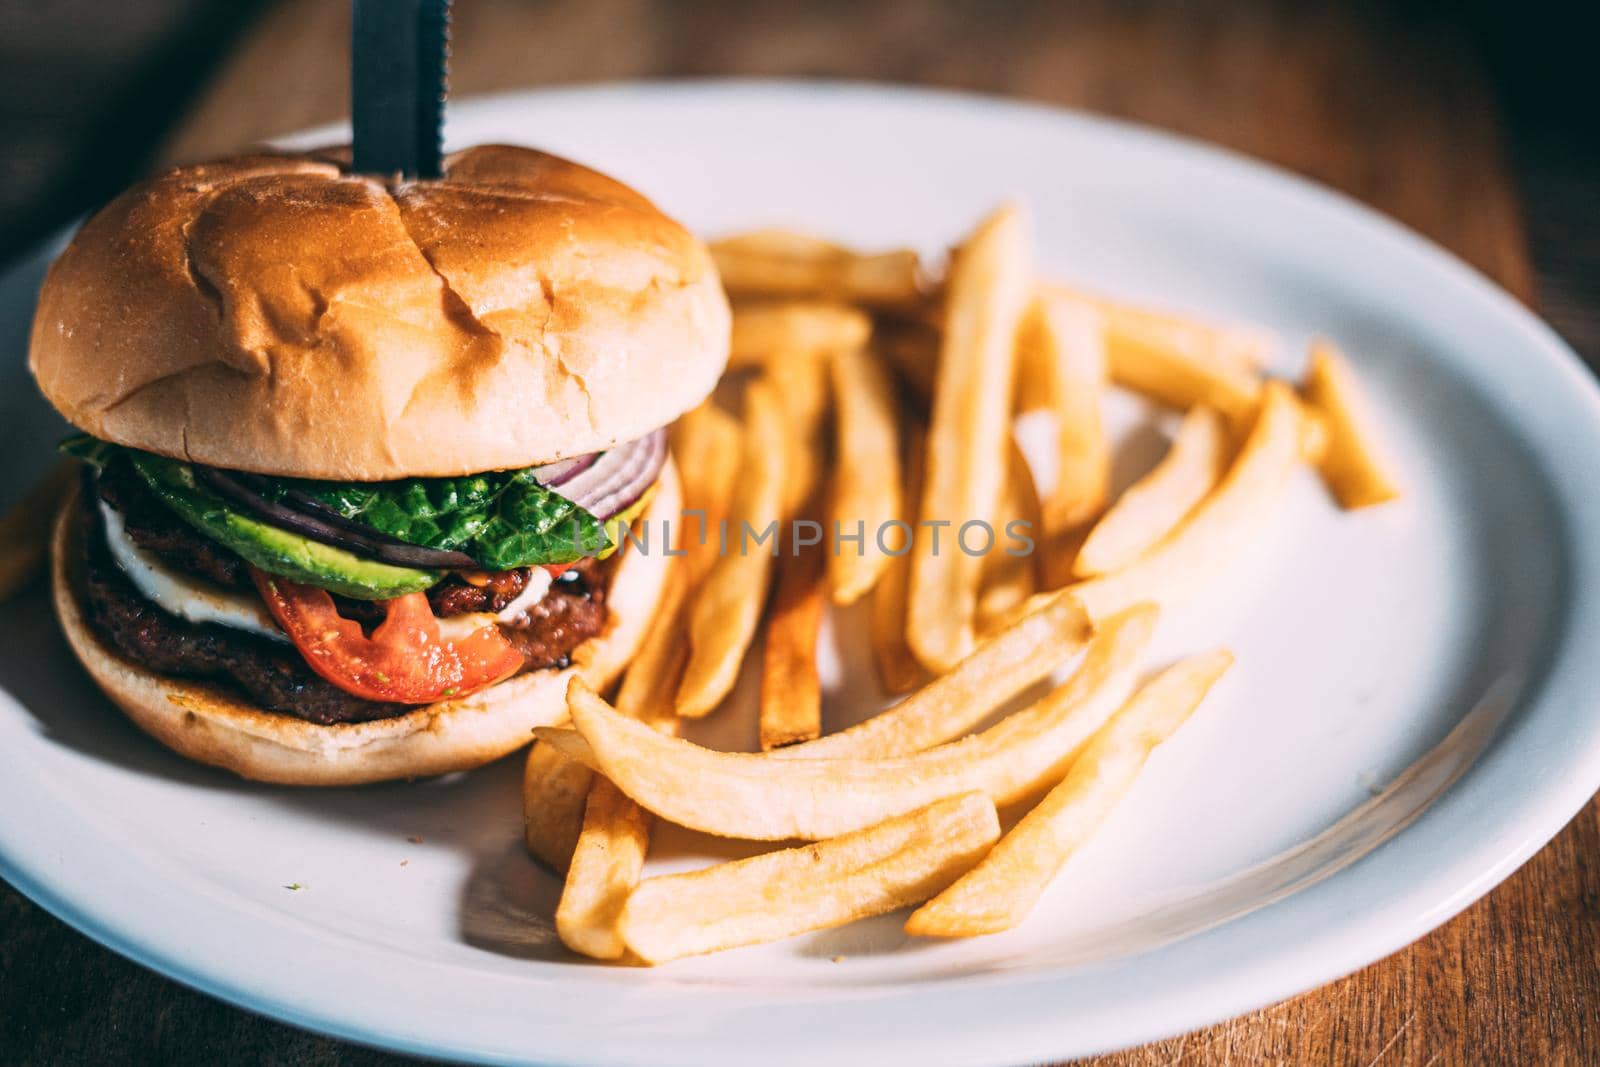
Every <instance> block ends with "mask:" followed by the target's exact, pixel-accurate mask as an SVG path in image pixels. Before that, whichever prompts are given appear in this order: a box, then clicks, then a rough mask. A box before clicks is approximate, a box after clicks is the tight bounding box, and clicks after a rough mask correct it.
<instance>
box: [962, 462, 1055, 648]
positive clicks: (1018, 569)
mask: <svg viewBox="0 0 1600 1067" xmlns="http://www.w3.org/2000/svg"><path fill="white" fill-rule="evenodd" d="M994 530H995V543H994V545H993V546H992V547H991V548H990V550H989V553H988V554H987V555H986V556H985V557H984V560H983V580H982V584H981V585H979V587H978V612H977V624H978V633H979V634H980V635H984V636H986V635H988V634H990V633H993V632H994V631H995V630H996V629H998V628H999V627H1001V626H1004V625H1005V622H1006V620H1007V619H1009V618H1010V617H1011V615H1012V613H1013V612H1015V611H1016V609H1017V607H1018V606H1019V605H1021V604H1022V603H1023V602H1024V601H1026V600H1027V599H1028V598H1029V597H1031V596H1033V594H1034V593H1035V592H1037V591H1038V588H1039V567H1038V554H1039V553H1038V541H1039V538H1040V537H1041V536H1042V534H1041V522H1040V518H1039V493H1038V491H1037V490H1036V489H1035V488H1034V484H1033V470H1032V468H1030V467H1029V466H1028V457H1026V456H1024V455H1023V454H1022V449H1021V448H1019V447H1017V443H1016V441H1015V440H1014V439H1013V440H1012V442H1011V450H1010V452H1009V453H1008V454H1007V456H1006V476H1005V484H1004V485H1003V486H1002V488H1001V491H1000V505H999V507H997V508H996V509H995V520H994ZM1013 535H1017V536H1013ZM1018 537H1025V538H1026V539H1027V540H1026V541H1022V540H1019V539H1017V538H1018Z"/></svg>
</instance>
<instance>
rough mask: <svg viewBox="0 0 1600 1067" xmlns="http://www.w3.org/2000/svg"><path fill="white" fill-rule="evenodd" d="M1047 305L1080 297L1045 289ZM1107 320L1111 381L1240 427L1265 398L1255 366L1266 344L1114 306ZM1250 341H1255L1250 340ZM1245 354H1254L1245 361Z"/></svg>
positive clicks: (1106, 307) (1107, 306) (1106, 309)
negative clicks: (1202, 408)
mask: <svg viewBox="0 0 1600 1067" xmlns="http://www.w3.org/2000/svg"><path fill="white" fill-rule="evenodd" d="M1043 298H1044V299H1045V300H1046V301H1047V302H1055V301H1062V300H1065V301H1074V300H1077V299H1080V297H1079V296H1078V295H1077V294H1075V293H1073V292H1072V291H1071V290H1068V289H1065V288H1063V287H1061V286H1056V285H1047V286H1045V287H1043ZM1099 307H1100V310H1101V313H1102V314H1103V315H1104V316H1105V329H1106V359H1107V364H1108V369H1109V371H1110V375H1111V380H1112V381H1114V382H1116V383H1117V384H1118V385H1120V386H1123V387H1124V388H1127V389H1132V390H1133V391H1134V392H1136V393H1143V394H1144V395H1146V396H1148V397H1150V398H1151V399H1152V400H1155V401H1157V402H1158V403H1162V404H1166V405H1168V406H1169V407H1175V408H1179V409H1183V410H1187V409H1188V408H1191V407H1194V406H1195V405H1196V404H1206V405H1208V406H1210V407H1212V408H1215V409H1216V410H1217V411H1219V412H1221V413H1222V414H1223V415H1225V416H1227V418H1228V419H1229V420H1232V421H1235V422H1243V421H1247V420H1248V419H1249V418H1250V417H1251V416H1252V414H1253V413H1254V412H1255V408H1256V404H1257V402H1258V401H1259V399H1260V395H1261V378H1260V375H1259V374H1258V373H1257V372H1256V370H1255V368H1254V364H1255V363H1256V362H1257V360H1258V359H1259V352H1260V349H1261V347H1264V342H1262V341H1259V340H1255V339H1254V338H1256V337H1259V335H1255V334H1249V333H1245V334H1241V333H1237V332H1229V331H1225V330H1220V329H1218V328H1215V327H1207V326H1203V325H1201V324H1199V323H1195V322H1193V321H1191V320H1187V319H1179V318H1175V317H1173V316H1169V315H1161V314H1157V313H1155V312H1149V311H1143V310H1140V309H1136V308H1131V307H1128V306H1126V305H1117V304H1112V303H1110V302H1101V303H1100V304H1099ZM1245 338H1251V339H1248V340H1246V339H1245ZM1240 353H1249V355H1247V356H1242V355H1241V354H1240Z"/></svg>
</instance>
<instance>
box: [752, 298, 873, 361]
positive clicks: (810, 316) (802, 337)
mask: <svg viewBox="0 0 1600 1067" xmlns="http://www.w3.org/2000/svg"><path fill="white" fill-rule="evenodd" d="M871 336H872V319H871V318H869V317H868V315H867V313H866V312H864V311H862V310H861V309H859V308H853V307H850V306H849V305H847V304H835V303H830V302H827V301H822V300H785V301H774V302H761V303H754V304H736V305H735V306H734V309H733V335H732V341H731V346H730V349H729V353H728V366H730V367H758V366H762V365H764V364H766V363H767V362H768V361H769V360H774V359H779V358H787V357H792V356H793V355H795V354H796V353H826V352H840V351H848V350H852V349H858V348H861V347H863V346H864V345H866V343H867V340H868V338H870V337H871Z"/></svg>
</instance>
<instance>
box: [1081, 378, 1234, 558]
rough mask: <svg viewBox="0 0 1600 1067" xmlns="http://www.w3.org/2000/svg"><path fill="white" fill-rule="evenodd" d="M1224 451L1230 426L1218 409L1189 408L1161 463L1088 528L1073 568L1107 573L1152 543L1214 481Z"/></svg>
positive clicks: (1146, 550) (1176, 522) (1206, 490)
mask: <svg viewBox="0 0 1600 1067" xmlns="http://www.w3.org/2000/svg"><path fill="white" fill-rule="evenodd" d="M1227 452H1228V430H1227V427H1226V426H1224V425H1223V423H1222V420H1221V419H1220V418H1219V417H1218V416H1217V413H1216V412H1214V411H1212V410H1211V409H1210V408H1208V407H1205V406H1203V405H1202V406H1198V407H1192V408H1190V409H1189V411H1188V412H1187V413H1186V414H1185V415H1184V417H1183V422H1182V423H1181V424H1180V425H1179V426H1178V432H1177V435H1176V436H1174V437H1173V439H1172V447H1171V448H1170V449H1168V450H1167V454H1166V455H1165V456H1164V457H1162V460H1161V462H1160V463H1158V464H1157V465H1156V466H1155V467H1154V468H1153V469H1152V470H1151V471H1150V472H1149V473H1148V474H1146V475H1145V476H1144V477H1143V478H1140V479H1139V480H1138V481H1137V482H1135V483H1134V484H1133V485H1131V486H1129V487H1128V489H1127V491H1126V492H1124V493H1123V494H1122V495H1121V496H1119V497H1118V498H1117V499H1116V501H1115V502H1114V503H1113V504H1112V505H1111V508H1110V509H1109V510H1108V511H1107V512H1106V513H1105V514H1104V515H1103V516H1101V518H1100V521H1099V522H1097V523H1095V525H1094V528H1093V529H1092V530H1090V531H1089V536H1088V538H1087V539H1086V540H1085V541H1084V543H1083V547H1082V548H1081V549H1079V550H1078V558H1077V560H1076V562H1075V563H1074V564H1073V572H1074V573H1075V574H1076V575H1077V576H1078V577H1080V578H1092V577H1094V576H1095V575H1097V574H1109V573H1110V572H1112V571H1116V570H1121V569H1122V568H1124V567H1127V566H1130V565H1131V564H1132V563H1133V562H1134V561H1135V560H1137V559H1138V558H1139V557H1140V556H1142V555H1144V554H1145V553H1146V552H1148V551H1149V550H1150V549H1152V548H1154V547H1155V545H1156V544H1157V543H1159V542H1160V540H1161V539H1162V538H1163V537H1165V536H1166V535H1167V534H1168V533H1170V532H1171V531H1172V529H1173V528H1174V527H1176V526H1177V525H1178V523H1180V522H1182V521H1183V517H1184V516H1185V515H1187V514H1189V512H1190V511H1192V510H1193V509H1194V507H1195V505H1197V504H1199V503H1200V501H1201V500H1203V499H1204V498H1205V496H1206V494H1207V493H1209V492H1210V491H1211V489H1212V487H1213V486H1215V485H1216V484H1217V477H1218V476H1219V475H1220V474H1221V473H1222V469H1223V465H1224V464H1225V463H1226V462H1227Z"/></svg>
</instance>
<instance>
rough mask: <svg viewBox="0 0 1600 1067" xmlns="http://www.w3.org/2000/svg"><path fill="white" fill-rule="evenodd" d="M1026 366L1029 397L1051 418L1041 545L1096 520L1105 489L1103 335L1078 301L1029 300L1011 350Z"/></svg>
mask: <svg viewBox="0 0 1600 1067" xmlns="http://www.w3.org/2000/svg"><path fill="white" fill-rule="evenodd" d="M1017 358H1018V359H1019V361H1020V362H1021V363H1022V364H1023V365H1024V366H1028V367H1031V368H1033V369H1032V372H1031V375H1030V377H1031V378H1032V379H1033V381H1034V383H1035V384H1034V388H1037V389H1038V390H1039V392H1040V396H1039V397H1038V398H1037V400H1038V402H1042V404H1043V406H1044V407H1046V408H1047V409H1049V411H1050V412H1051V413H1052V414H1053V415H1054V416H1055V424H1056V478H1055V486H1054V488H1052V490H1051V491H1050V493H1049V495H1048V496H1046V497H1045V498H1044V499H1043V501H1041V509H1040V517H1041V519H1042V520H1043V523H1044V538H1043V540H1044V541H1045V543H1046V544H1057V543H1059V542H1060V541H1061V540H1062V539H1063V538H1064V537H1065V536H1066V535H1067V534H1068V533H1070V532H1071V531H1072V530H1073V529H1075V528H1076V527H1078V526H1080V525H1082V524H1083V523H1084V522H1086V521H1088V520H1089V519H1092V518H1094V517H1095V516H1096V515H1098V514H1099V513H1100V512H1101V511H1102V510H1103V509H1104V508H1105V505H1106V494H1107V492H1108V491H1109V489H1110V486H1111V443H1110V442H1109V441H1108V440H1107V439H1106V434H1105V428H1104V426H1103V425H1102V424H1101V421H1100V398H1101V394H1102V393H1103V392H1104V391H1105V385H1106V344H1105V330H1104V326H1103V324H1102V322H1101V318H1100V315H1099V313H1098V312H1097V311H1095V309H1094V308H1093V307H1091V306H1090V305H1088V304H1087V303H1084V302H1082V301H1072V300H1065V299H1055V300H1036V301H1034V304H1033V307H1032V309H1031V312H1030V314H1029V316H1028V318H1027V320H1026V322H1025V325H1024V328H1023V331H1022V340H1021V342H1020V343H1019V347H1018V357H1017Z"/></svg>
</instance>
